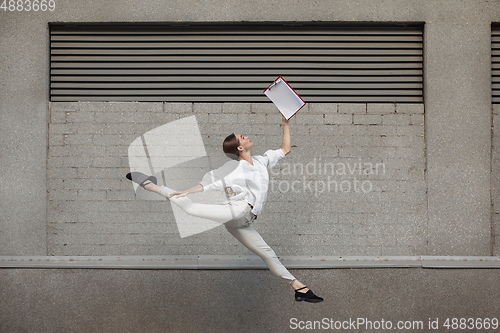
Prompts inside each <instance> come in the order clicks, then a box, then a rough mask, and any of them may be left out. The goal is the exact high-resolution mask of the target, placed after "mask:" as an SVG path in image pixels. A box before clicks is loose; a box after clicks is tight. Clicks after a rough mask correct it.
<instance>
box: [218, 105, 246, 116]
mask: <svg viewBox="0 0 500 333" xmlns="http://www.w3.org/2000/svg"><path fill="white" fill-rule="evenodd" d="M250 109H251V103H222V113H238V114H240V113H243V114H248V113H250Z"/></svg>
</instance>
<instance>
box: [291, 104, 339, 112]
mask: <svg viewBox="0 0 500 333" xmlns="http://www.w3.org/2000/svg"><path fill="white" fill-rule="evenodd" d="M307 105H308V106H309V109H308V110H307V112H308V113H309V114H326V115H327V114H332V113H337V111H338V104H337V103H310V104H307ZM303 111H305V110H304V109H302V110H301V111H300V112H303Z"/></svg>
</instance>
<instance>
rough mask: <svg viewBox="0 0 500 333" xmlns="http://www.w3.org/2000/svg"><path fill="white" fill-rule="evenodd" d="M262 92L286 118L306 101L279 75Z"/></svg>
mask: <svg viewBox="0 0 500 333" xmlns="http://www.w3.org/2000/svg"><path fill="white" fill-rule="evenodd" d="M264 94H266V96H267V97H269V99H270V100H271V101H272V102H273V103H274V105H276V107H277V108H278V110H280V112H281V114H283V116H284V117H285V118H286V119H290V118H291V117H292V116H293V115H294V114H295V113H297V111H299V110H300V109H301V108H302V107H303V106H304V105H306V103H305V102H304V101H303V100H302V98H300V96H299V95H297V93H296V92H295V91H294V90H293V89H292V87H290V85H289V84H288V83H287V82H286V81H285V80H284V79H283V78H282V77H281V76H280V77H278V78H277V79H276V80H275V81H274V82H273V83H272V84H271V85H270V86H269V87H267V89H266V90H264Z"/></svg>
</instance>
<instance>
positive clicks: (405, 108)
mask: <svg viewBox="0 0 500 333" xmlns="http://www.w3.org/2000/svg"><path fill="white" fill-rule="evenodd" d="M396 113H410V114H411V113H424V104H403V103H401V104H400V103H397V104H396Z"/></svg>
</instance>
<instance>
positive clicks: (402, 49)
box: [50, 23, 498, 103]
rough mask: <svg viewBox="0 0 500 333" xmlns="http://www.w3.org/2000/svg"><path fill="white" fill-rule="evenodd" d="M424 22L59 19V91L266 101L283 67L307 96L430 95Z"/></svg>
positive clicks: (105, 97) (54, 65)
mask: <svg viewBox="0 0 500 333" xmlns="http://www.w3.org/2000/svg"><path fill="white" fill-rule="evenodd" d="M422 31H423V25H422V24H409V25H408V24H392V25H382V24H380V25H370V26H368V25H359V24H358V25H356V26H354V25H347V24H343V25H340V24H307V23H304V24H293V25H286V24H279V25H278V24H192V25H187V26H175V25H171V24H156V25H151V24H150V25H143V24H141V25H139V24H129V25H110V24H108V25H67V24H66V25H64V24H57V25H51V29H50V32H51V49H50V50H51V65H50V66H51V90H50V92H51V100H52V101H167V102H268V101H269V100H268V99H267V97H266V96H265V95H264V94H263V93H262V92H263V90H264V89H265V88H266V87H267V86H268V85H269V84H270V83H271V82H272V81H273V80H274V79H276V78H277V77H278V76H280V75H281V76H283V77H284V78H285V80H287V81H288V82H289V83H290V85H292V87H293V88H294V89H295V90H296V91H297V93H298V94H300V95H301V96H302V97H303V99H304V100H305V101H306V102H411V103H422V102H423V97H422V63H423V61H422ZM497 38H498V37H497ZM497 45H498V44H497Z"/></svg>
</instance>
